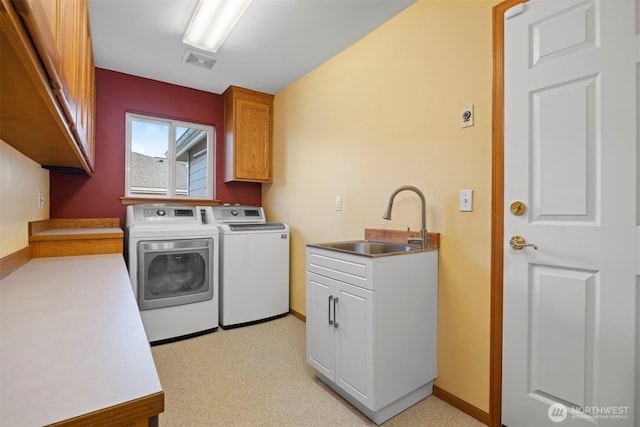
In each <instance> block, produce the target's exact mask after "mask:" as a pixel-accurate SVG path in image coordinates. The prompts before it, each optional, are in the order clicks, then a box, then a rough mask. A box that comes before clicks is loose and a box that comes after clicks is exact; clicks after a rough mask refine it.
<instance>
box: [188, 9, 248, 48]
mask: <svg viewBox="0 0 640 427" xmlns="http://www.w3.org/2000/svg"><path fill="white" fill-rule="evenodd" d="M251 1H252V0H199V1H198V5H197V6H196V11H195V12H194V13H193V17H191V22H189V27H187V31H186V32H185V33H184V37H183V38H182V42H183V43H185V44H188V45H190V46H193V47H197V48H198V49H203V50H208V51H210V52H217V51H218V49H220V46H221V45H222V43H223V42H224V40H225V39H226V38H227V36H228V35H229V33H231V30H232V29H233V27H234V25H236V23H237V22H238V20H239V19H240V17H241V16H242V14H243V13H244V11H245V10H247V7H249V4H250V3H251Z"/></svg>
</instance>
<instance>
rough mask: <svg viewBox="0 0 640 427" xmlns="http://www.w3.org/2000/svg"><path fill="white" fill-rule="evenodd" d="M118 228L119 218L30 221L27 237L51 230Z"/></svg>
mask: <svg viewBox="0 0 640 427" xmlns="http://www.w3.org/2000/svg"><path fill="white" fill-rule="evenodd" d="M116 227H120V219H119V218H58V219H43V220H41V221H31V222H30V223H29V236H31V235H32V234H37V233H41V232H43V231H45V230H50V229H52V228H116Z"/></svg>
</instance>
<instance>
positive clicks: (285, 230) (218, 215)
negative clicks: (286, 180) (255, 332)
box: [212, 205, 289, 328]
mask: <svg viewBox="0 0 640 427" xmlns="http://www.w3.org/2000/svg"><path fill="white" fill-rule="evenodd" d="M212 210H213V218H214V221H215V223H216V224H218V228H219V229H220V326H221V327H223V328H231V327H238V326H245V325H249V324H253V323H258V322H264V321H267V320H271V319H274V318H277V317H281V316H284V315H286V314H288V313H289V227H288V226H287V224H283V223H279V222H267V221H266V217H265V214H264V210H263V209H262V208H261V207H255V206H240V205H234V206H231V205H223V206H213V208H212Z"/></svg>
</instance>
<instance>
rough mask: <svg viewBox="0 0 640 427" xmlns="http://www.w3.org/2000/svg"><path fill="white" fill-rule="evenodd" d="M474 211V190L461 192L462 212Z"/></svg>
mask: <svg viewBox="0 0 640 427" xmlns="http://www.w3.org/2000/svg"><path fill="white" fill-rule="evenodd" d="M471 211H473V190H460V212H471Z"/></svg>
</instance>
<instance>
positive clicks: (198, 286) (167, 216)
mask: <svg viewBox="0 0 640 427" xmlns="http://www.w3.org/2000/svg"><path fill="white" fill-rule="evenodd" d="M218 236H219V233H218V228H217V227H216V225H215V224H213V213H212V210H211V207H210V206H205V207H199V206H183V205H156V204H146V205H145V204H143V205H131V206H127V219H126V236H125V244H126V259H127V261H128V267H129V276H130V278H131V285H132V286H133V292H134V294H135V296H136V300H137V302H138V307H139V309H140V315H141V317H142V323H143V325H144V329H145V332H146V333H147V338H148V339H149V342H150V343H152V344H159V343H163V342H168V341H173V340H176V339H180V338H186V337H191V336H195V335H199V334H203V333H207V332H212V331H215V330H216V329H217V327H218V281H219V277H218V276H219V272H218V262H219V261H218V258H219V238H218Z"/></svg>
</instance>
